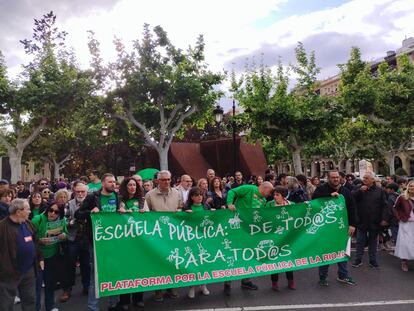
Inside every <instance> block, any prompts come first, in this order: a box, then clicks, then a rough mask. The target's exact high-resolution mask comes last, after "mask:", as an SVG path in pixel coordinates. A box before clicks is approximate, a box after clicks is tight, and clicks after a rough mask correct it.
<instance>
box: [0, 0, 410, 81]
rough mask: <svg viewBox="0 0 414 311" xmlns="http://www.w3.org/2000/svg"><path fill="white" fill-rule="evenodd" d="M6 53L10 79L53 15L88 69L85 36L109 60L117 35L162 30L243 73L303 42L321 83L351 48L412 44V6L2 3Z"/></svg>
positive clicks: (359, 1) (288, 55) (373, 0)
mask: <svg viewBox="0 0 414 311" xmlns="http://www.w3.org/2000/svg"><path fill="white" fill-rule="evenodd" d="M0 4H1V6H0V50H1V51H2V52H3V54H4V56H5V58H6V61H7V65H8V67H9V68H10V70H9V72H10V74H11V75H15V74H16V73H17V72H18V70H19V65H20V64H22V63H23V62H24V61H25V59H24V57H25V56H24V53H23V49H22V46H21V44H20V43H19V40H21V39H24V38H30V36H31V34H32V27H33V18H41V16H42V15H43V14H45V13H47V12H49V11H50V10H53V11H54V12H55V13H56V15H57V19H58V26H59V27H60V28H61V29H62V30H66V31H67V32H68V33H69V35H68V43H69V45H71V46H73V47H74V49H75V51H76V53H77V57H78V60H79V62H80V63H81V64H82V65H83V66H87V65H88V62H89V53H88V49H87V30H94V31H95V33H96V37H97V38H98V40H99V41H100V42H101V48H102V52H103V55H104V57H105V58H106V59H108V60H111V59H113V58H114V55H115V52H114V48H113V44H112V40H113V38H114V36H115V35H116V36H117V37H120V38H123V39H124V41H125V43H128V42H131V41H132V40H134V39H137V38H139V37H140V35H141V32H142V25H143V24H144V23H149V24H151V25H152V26H156V25H161V26H162V27H163V28H164V29H165V30H166V31H167V32H168V34H169V36H170V38H171V40H172V42H173V43H174V44H176V45H178V46H180V47H182V48H186V47H187V46H188V45H189V44H194V43H195V41H196V38H197V36H198V34H203V35H204V36H205V41H206V53H207V61H208V63H209V64H210V65H211V67H212V68H213V69H214V70H223V69H224V70H231V69H232V68H234V69H235V70H236V71H240V70H243V68H244V66H245V64H246V62H247V60H249V61H252V60H254V61H255V62H256V63H259V62H260V61H261V59H263V61H264V63H265V64H266V65H269V66H273V65H275V64H276V63H277V61H278V58H279V57H281V58H282V62H283V63H285V64H289V63H292V62H293V61H294V48H295V46H296V44H297V42H298V41H302V42H303V43H304V44H305V48H306V49H308V50H315V52H316V59H317V63H318V65H319V66H320V67H321V68H322V71H321V74H320V78H321V79H323V78H327V77H329V76H332V75H334V74H336V73H337V72H338V70H337V67H336V65H337V64H338V63H344V62H346V60H347V58H348V55H349V51H350V48H351V46H358V47H360V48H361V50H362V55H363V58H364V59H366V60H372V59H377V58H379V57H381V56H384V55H385V53H386V51H387V50H396V49H397V48H399V47H400V46H401V41H402V40H403V39H404V38H405V37H411V36H413V37H414V1H413V0H353V1H345V0H330V1H329V0H209V1H201V0H151V1H148V0H145V1H144V0H0Z"/></svg>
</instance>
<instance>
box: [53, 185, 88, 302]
mask: <svg viewBox="0 0 414 311" xmlns="http://www.w3.org/2000/svg"><path fill="white" fill-rule="evenodd" d="M73 190H74V194H75V198H74V199H73V200H70V201H69V203H68V209H67V210H66V213H65V216H66V219H67V227H68V237H67V239H68V245H67V250H68V253H67V254H66V262H65V266H66V269H65V277H64V282H63V294H62V295H61V296H60V301H61V302H66V301H68V300H69V298H70V296H71V293H72V286H73V285H74V284H75V275H76V261H77V259H78V258H79V263H80V271H81V277H82V285H83V290H82V293H83V294H84V295H87V294H88V288H89V284H90V266H89V258H90V253H89V245H88V240H87V237H86V235H85V225H86V221H85V219H83V220H77V219H76V218H75V213H76V211H77V210H78V209H79V208H80V207H81V205H82V203H83V201H84V200H85V198H86V195H87V194H88V187H87V186H86V185H85V184H84V183H83V182H80V181H77V182H75V183H74V185H73Z"/></svg>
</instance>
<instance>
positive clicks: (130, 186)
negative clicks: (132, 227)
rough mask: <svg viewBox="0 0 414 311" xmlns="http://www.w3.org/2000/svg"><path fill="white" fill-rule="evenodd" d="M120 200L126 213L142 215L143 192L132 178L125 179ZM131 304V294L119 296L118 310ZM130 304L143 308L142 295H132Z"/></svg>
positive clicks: (120, 189)
mask: <svg viewBox="0 0 414 311" xmlns="http://www.w3.org/2000/svg"><path fill="white" fill-rule="evenodd" d="M119 194H120V198H121V202H122V203H121V206H122V204H124V207H125V210H126V212H127V213H128V212H140V213H143V212H145V210H144V209H143V207H144V190H143V189H142V187H141V186H140V185H139V184H138V182H137V181H136V179H134V178H132V177H128V178H125V179H124V180H123V181H122V183H121V186H120V188H119ZM130 303H131V294H123V295H120V296H119V303H118V306H119V308H118V309H121V310H128V308H129V304H130ZM132 303H133V305H134V306H137V307H140V308H143V307H144V293H143V292H138V293H133V294H132Z"/></svg>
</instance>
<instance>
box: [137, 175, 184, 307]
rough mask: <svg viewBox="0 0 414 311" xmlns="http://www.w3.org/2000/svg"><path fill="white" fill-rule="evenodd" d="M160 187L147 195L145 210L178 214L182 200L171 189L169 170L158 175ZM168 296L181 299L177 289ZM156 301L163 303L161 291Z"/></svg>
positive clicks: (158, 291)
mask: <svg viewBox="0 0 414 311" xmlns="http://www.w3.org/2000/svg"><path fill="white" fill-rule="evenodd" d="M157 181H158V186H157V188H155V189H152V190H151V191H149V192H148V193H147V194H146V195H145V204H144V209H147V210H148V209H149V210H150V211H153V212H176V211H177V210H178V209H180V208H181V207H182V205H183V204H182V198H181V195H180V193H179V192H178V191H177V189H174V188H172V187H171V185H170V183H171V173H170V172H169V171H167V170H164V171H160V172H159V173H158V174H157ZM167 294H168V295H169V297H170V298H172V299H177V298H179V295H178V292H177V290H176V289H175V288H172V289H167ZM153 300H154V301H163V300H164V295H163V292H162V291H161V290H157V291H155V295H154V297H153Z"/></svg>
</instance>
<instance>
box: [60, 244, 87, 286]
mask: <svg viewBox="0 0 414 311" xmlns="http://www.w3.org/2000/svg"><path fill="white" fill-rule="evenodd" d="M67 245H68V247H67V254H66V269H65V270H66V271H65V279H64V284H63V290H65V291H71V290H72V286H73V285H74V284H75V277H76V259H77V258H79V262H80V271H81V277H82V285H83V288H84V289H85V288H86V289H87V288H89V283H90V282H89V280H90V275H91V272H90V263H89V258H90V254H89V249H88V248H85V247H84V246H82V244H81V243H80V242H79V241H68V244H67Z"/></svg>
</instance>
